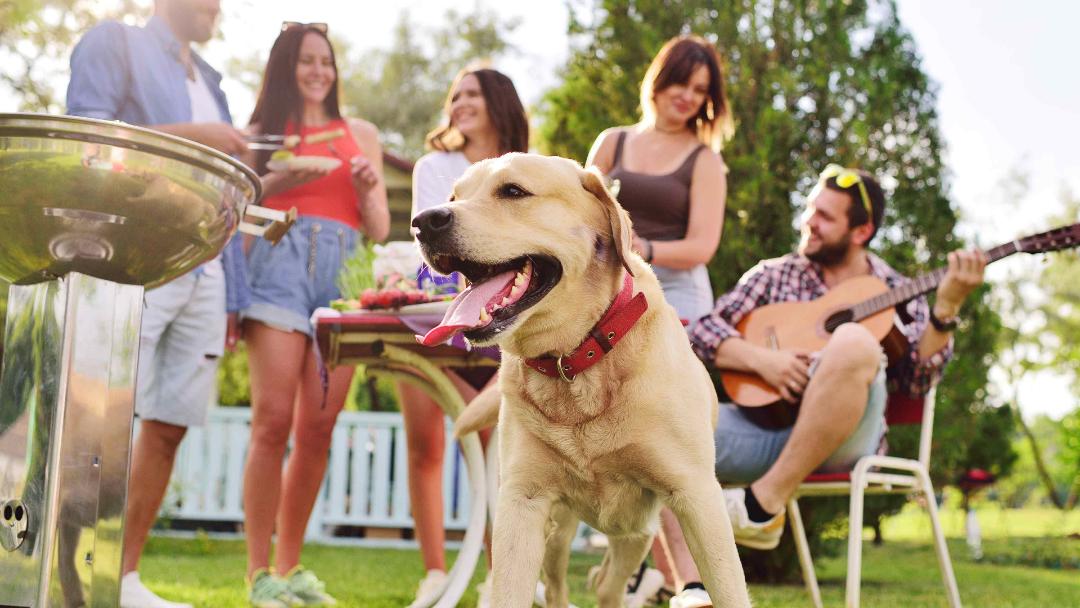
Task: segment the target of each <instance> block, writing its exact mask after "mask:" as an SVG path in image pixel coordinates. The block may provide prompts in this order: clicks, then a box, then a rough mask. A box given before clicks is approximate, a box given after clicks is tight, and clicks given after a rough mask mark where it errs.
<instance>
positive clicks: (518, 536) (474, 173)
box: [413, 154, 750, 608]
mask: <svg viewBox="0 0 1080 608" xmlns="http://www.w3.org/2000/svg"><path fill="white" fill-rule="evenodd" d="M413 226H414V228H416V229H417V231H418V239H419V241H420V244H421V248H422V250H423V254H424V257H425V259H426V260H427V261H428V263H429V264H430V265H431V266H432V268H434V269H436V270H437V271H439V272H442V273H450V272H452V271H459V272H462V273H463V274H464V275H465V276H466V278H468V279H469V282H470V286H469V288H468V289H467V290H465V291H464V292H463V293H462V294H460V295H459V296H458V297H457V298H456V299H455V301H454V302H453V304H452V305H451V308H450V310H449V311H448V312H447V314H446V317H445V318H444V319H443V322H442V324H441V325H440V326H438V327H436V328H435V329H433V330H432V331H431V332H430V333H429V334H428V335H427V336H425V337H424V339H423V340H422V341H423V342H424V343H427V344H438V343H440V342H442V341H445V340H446V339H448V338H449V337H451V336H452V335H453V334H455V333H457V332H464V335H465V337H466V338H468V339H469V341H470V342H472V343H474V344H490V343H497V344H498V345H499V346H500V347H501V349H502V365H501V367H500V372H499V373H500V391H501V393H502V406H501V408H500V413H499V428H500V440H499V457H500V460H501V481H500V489H499V497H498V503H497V505H498V506H497V511H496V513H495V518H494V537H493V541H492V543H493V553H494V555H493V565H494V573H493V574H494V578H493V582H492V585H493V586H492V596H493V600H494V603H493V605H494V606H500V607H522V608H523V607H526V606H530V605H531V604H532V597H533V590H534V589H535V587H536V581H537V577H538V576H539V574H540V571H541V569H542V570H543V574H544V579H545V581H546V582H547V598H546V599H547V605H548V606H566V605H567V604H568V601H569V600H568V589H567V584H566V566H567V561H568V559H569V555H570V542H571V540H572V538H573V536H574V532H575V530H576V528H577V522H578V519H579V518H580V519H582V520H584V521H585V522H587V523H588V524H589V525H590V526H592V527H594V528H596V529H597V530H600V531H602V532H604V533H605V534H607V535H608V538H609V539H610V545H609V548H608V551H607V554H606V555H605V557H604V559H603V562H602V564H601V569H600V572H599V575H598V576H597V577H596V578H595V579H594V585H595V586H596V592H597V596H598V601H599V605H600V606H602V607H608V606H611V607H615V606H622V605H623V594H624V593H625V590H626V583H627V581H628V580H629V578H630V576H631V575H632V574H633V573H634V572H635V571H636V569H637V567H638V565H639V564H640V563H641V561H642V560H643V559H644V558H645V555H646V553H647V552H648V549H649V547H650V543H651V540H652V537H653V534H654V532H655V530H656V527H657V522H658V517H657V515H658V513H659V510H660V507H661V505H662V504H666V505H668V506H669V507H671V509H672V511H673V512H674V513H675V515H676V516H677V517H678V519H679V522H680V523H681V524H682V527H683V531H684V533H685V535H686V538H687V541H688V542H689V546H690V550H691V552H692V553H693V556H694V560H695V561H696V563H697V564H698V568H699V569H700V570H701V574H702V577H703V578H704V583H705V586H706V588H707V590H708V592H709V595H710V597H711V598H712V601H713V602H714V604H715V605H716V606H748V605H749V604H750V601H749V597H748V594H747V590H746V583H745V580H744V577H743V571H742V566H741V564H740V562H739V556H738V553H737V552H736V550H735V542H734V537H733V536H732V530H731V524H730V522H729V521H728V517H727V512H726V509H725V506H724V499H723V495H722V493H721V489H720V484H719V483H717V482H716V481H715V477H714V473H713V460H714V458H715V456H714V454H715V452H714V447H713V433H712V428H713V425H714V422H715V420H716V415H717V399H716V393H715V391H714V389H713V386H712V383H711V382H710V381H709V377H708V375H707V373H706V371H705V368H704V366H703V365H702V364H701V363H700V362H699V361H698V360H697V358H696V357H695V356H694V354H693V352H692V351H691V350H690V345H689V342H688V340H687V338H686V333H685V331H684V330H683V328H682V325H681V323H680V321H679V319H678V316H677V315H676V313H675V310H674V309H673V308H671V307H670V306H668V305H667V304H666V303H665V301H664V296H663V293H662V292H661V290H660V285H659V283H658V282H657V280H656V277H655V276H654V275H653V273H652V271H651V270H650V268H649V266H648V264H646V263H645V262H644V261H643V260H642V259H641V258H640V257H639V256H637V255H636V254H634V253H633V252H632V251H631V234H632V233H631V230H630V219H629V216H627V214H626V211H624V210H623V209H622V207H620V206H619V204H618V203H616V202H615V200H614V199H612V197H611V196H610V195H609V194H608V192H607V190H605V188H604V186H603V184H602V182H601V179H600V177H599V176H598V175H597V174H596V173H592V172H589V171H585V170H583V169H582V168H581V167H580V165H578V164H577V163H575V162H573V161H570V160H566V159H563V158H554V157H544V156H537V155H531V154H508V155H506V156H503V157H501V158H498V159H493V160H488V161H484V162H481V163H477V164H476V165H474V166H473V167H472V168H470V169H469V171H468V172H466V173H465V175H464V176H463V177H462V178H461V179H460V180H459V181H458V182H457V183H456V184H455V186H454V193H453V196H452V197H451V199H450V203H449V204H446V205H442V206H440V207H436V208H433V209H429V210H427V211H425V212H423V213H421V214H419V215H417V217H416V218H414V220H413ZM639 294H641V295H639ZM598 328H599V330H600V331H598ZM624 332H625V333H624ZM583 345H584V346H583ZM579 347H581V348H579ZM586 349H587V350H586ZM560 356H561V357H562V358H561V359H560ZM568 362H570V363H568ZM558 367H563V370H561V371H559V370H558V369H557V368H558Z"/></svg>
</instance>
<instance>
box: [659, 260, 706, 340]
mask: <svg viewBox="0 0 1080 608" xmlns="http://www.w3.org/2000/svg"><path fill="white" fill-rule="evenodd" d="M652 269H653V272H654V273H656V278H657V279H658V280H659V281H660V287H661V288H662V289H663V290H664V299H665V300H667V303H668V304H671V305H672V306H674V307H675V312H677V313H679V318H680V319H683V320H685V321H687V322H689V325H687V326H686V329H687V331H689V330H690V328H691V327H693V325H694V322H695V321H697V320H698V319H700V318H701V317H704V316H705V315H707V314H709V313H710V312H712V308H713V293H712V285H711V284H710V283H709V271H708V270H707V269H706V268H705V265H704V264H698V265H697V266H694V267H693V268H688V269H686V270H677V269H675V268H665V267H663V266H653V267H652Z"/></svg>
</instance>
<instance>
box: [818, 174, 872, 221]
mask: <svg viewBox="0 0 1080 608" xmlns="http://www.w3.org/2000/svg"><path fill="white" fill-rule="evenodd" d="M829 178H836V185H837V186H840V187H841V188H844V189H845V190H846V189H848V188H850V187H852V186H854V185H855V184H858V185H859V196H860V197H861V198H862V204H863V207H864V208H865V209H866V215H867V217H869V218H870V219H871V220H873V219H874V208H873V206H872V205H871V204H870V194H869V193H868V192H867V191H866V184H864V183H863V178H862V175H860V174H859V172H858V171H856V170H854V169H848V168H847V167H841V166H840V165H836V164H830V165H827V166H826V167H825V170H824V171H822V172H821V175H819V176H818V185H817V187H815V190H817V189H818V188H820V187H821V186H823V185H824V184H825V180H827V179H829Z"/></svg>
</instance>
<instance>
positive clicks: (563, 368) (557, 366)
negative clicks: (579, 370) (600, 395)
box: [555, 355, 577, 384]
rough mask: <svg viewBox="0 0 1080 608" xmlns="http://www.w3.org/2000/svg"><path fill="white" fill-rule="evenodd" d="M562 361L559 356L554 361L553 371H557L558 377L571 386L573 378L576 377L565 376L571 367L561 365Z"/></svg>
mask: <svg viewBox="0 0 1080 608" xmlns="http://www.w3.org/2000/svg"><path fill="white" fill-rule="evenodd" d="M562 360H563V356H562V355H559V356H558V358H556V359H555V369H557V370H559V377H560V378H562V379H563V380H565V381H566V383H567V384H573V383H574V378H577V376H567V375H566V372H568V371H570V370H571V369H572V367H571V366H570V365H563V362H562Z"/></svg>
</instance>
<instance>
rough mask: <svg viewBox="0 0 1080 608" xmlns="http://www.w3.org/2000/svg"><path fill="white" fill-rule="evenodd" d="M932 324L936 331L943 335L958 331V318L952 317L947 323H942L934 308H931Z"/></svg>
mask: <svg viewBox="0 0 1080 608" xmlns="http://www.w3.org/2000/svg"><path fill="white" fill-rule="evenodd" d="M930 324H931V325H933V326H934V329H936V330H938V331H940V332H941V333H943V334H944V333H948V332H950V331H954V330H955V329H956V317H955V316H952V317H950V318H949V319H948V320H946V321H942V320H941V319H939V318H938V317H937V315H935V314H934V307H933V306H931V307H930Z"/></svg>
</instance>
